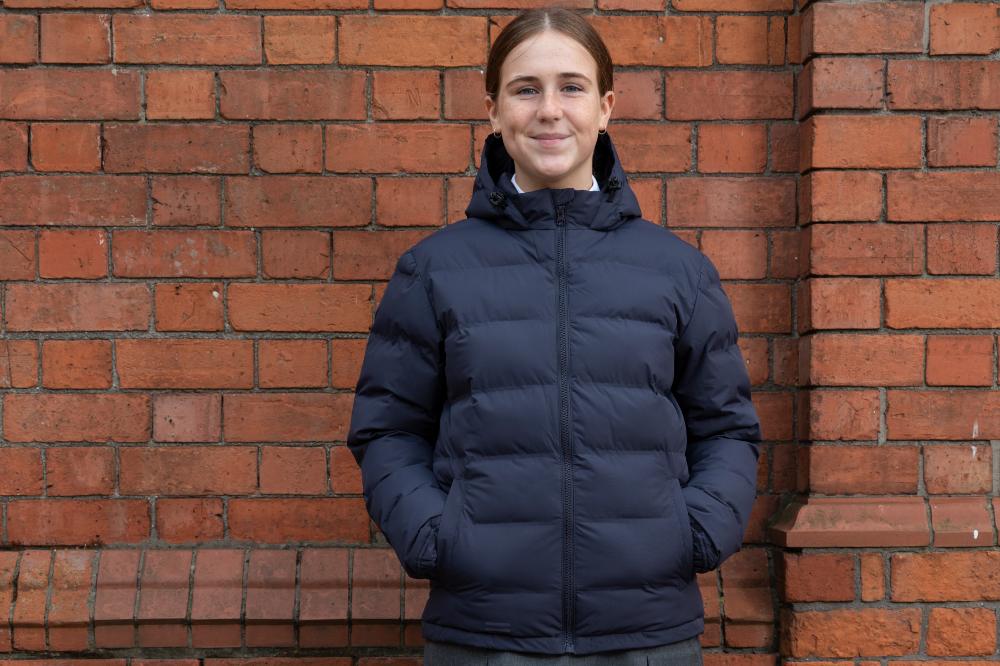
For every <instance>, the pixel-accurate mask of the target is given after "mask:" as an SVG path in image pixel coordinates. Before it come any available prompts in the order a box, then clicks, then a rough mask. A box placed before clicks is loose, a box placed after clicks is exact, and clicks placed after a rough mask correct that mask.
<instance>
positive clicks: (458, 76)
mask: <svg viewBox="0 0 1000 666" xmlns="http://www.w3.org/2000/svg"><path fill="white" fill-rule="evenodd" d="M379 73H381V72H379ZM617 79H618V77H617V76H616V77H615V80H616V81H617ZM383 80H386V79H383ZM375 85H376V86H378V83H377V79H376V84H375ZM435 85H436V79H435ZM660 94H661V95H662V90H661V91H660ZM485 95H486V79H485V76H484V74H483V70H482V69H456V68H449V69H446V70H445V71H444V117H445V118H447V119H448V120H488V119H489V114H487V113H486V102H485V99H484V98H485ZM422 105H425V104H422ZM619 106H621V104H620V102H619V103H618V104H616V105H615V110H616V112H617V110H618V107H619Z"/></svg>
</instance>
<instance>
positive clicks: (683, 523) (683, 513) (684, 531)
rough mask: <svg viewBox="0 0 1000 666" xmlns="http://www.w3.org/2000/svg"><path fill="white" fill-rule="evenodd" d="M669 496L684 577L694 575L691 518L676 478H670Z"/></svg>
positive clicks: (679, 483) (688, 577) (692, 576)
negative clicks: (671, 500)
mask: <svg viewBox="0 0 1000 666" xmlns="http://www.w3.org/2000/svg"><path fill="white" fill-rule="evenodd" d="M670 489H671V496H672V497H673V504H674V507H673V508H674V517H675V518H676V519H677V530H678V533H679V534H680V541H681V547H682V548H683V551H684V556H683V558H682V562H683V574H684V578H687V579H690V578H694V577H695V570H694V535H693V534H692V533H691V519H690V518H688V510H687V502H685V501H684V493H683V491H682V490H681V482H680V480H679V479H677V478H673V479H670Z"/></svg>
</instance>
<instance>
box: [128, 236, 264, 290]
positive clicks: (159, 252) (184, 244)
mask: <svg viewBox="0 0 1000 666" xmlns="http://www.w3.org/2000/svg"><path fill="white" fill-rule="evenodd" d="M256 247H257V243H256V240H255V238H254V235H253V233H252V232H249V231H193V230H191V231H167V230H156V231H139V230H128V229H126V230H123V231H118V232H116V234H115V242H114V248H113V250H112V260H113V261H114V265H115V269H114V273H115V275H116V276H117V277H198V278H202V277H254V276H256V274H257V253H256Z"/></svg>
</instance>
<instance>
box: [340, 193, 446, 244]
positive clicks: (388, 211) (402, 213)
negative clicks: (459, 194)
mask: <svg viewBox="0 0 1000 666" xmlns="http://www.w3.org/2000/svg"><path fill="white" fill-rule="evenodd" d="M376 183H377V184H376V210H375V218H376V220H377V222H378V225H379V226H382V227H410V226H440V225H441V223H442V220H443V219H444V214H445V211H444V183H443V181H442V180H441V179H440V178H437V177H430V178H421V177H412V176H408V177H406V178H393V177H384V178H378V179H377V181H376ZM338 238H343V236H338ZM382 238H383V239H385V240H386V241H387V242H388V241H389V240H391V239H388V238H386V237H385V235H383V236H382ZM378 244H379V243H376V245H378ZM407 249H408V248H407ZM369 251H371V250H369ZM401 253H402V252H401Z"/></svg>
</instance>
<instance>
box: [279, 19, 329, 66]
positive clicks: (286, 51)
mask: <svg viewBox="0 0 1000 666" xmlns="http://www.w3.org/2000/svg"><path fill="white" fill-rule="evenodd" d="M336 21H337V19H336V17H335V16H267V15H265V16H264V56H265V57H266V58H267V62H268V64H269V65H306V64H330V63H332V62H333V56H334V48H333V45H334V39H335V33H336V28H337V23H336Z"/></svg>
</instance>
